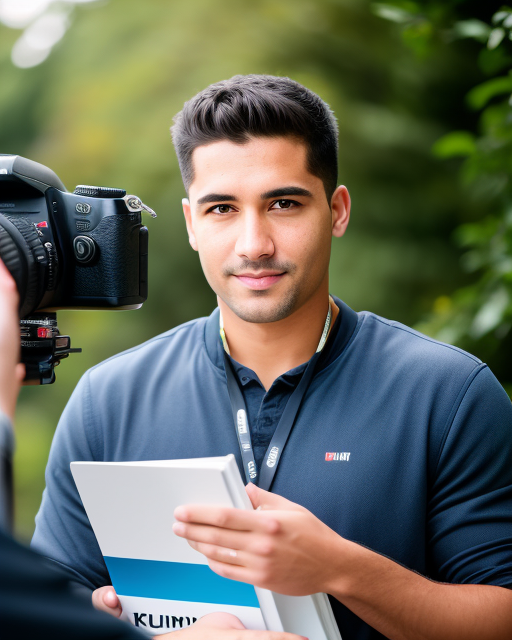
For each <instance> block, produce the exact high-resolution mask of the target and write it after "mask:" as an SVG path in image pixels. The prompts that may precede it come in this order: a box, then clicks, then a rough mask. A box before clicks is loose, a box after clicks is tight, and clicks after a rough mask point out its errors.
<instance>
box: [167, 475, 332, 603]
mask: <svg viewBox="0 0 512 640" xmlns="http://www.w3.org/2000/svg"><path fill="white" fill-rule="evenodd" d="M246 489H247V493H248V495H249V497H250V499H251V502H252V504H253V506H254V507H255V508H256V509H257V510H256V511H244V510H241V509H231V508H227V507H216V506H211V505H186V506H181V507H178V508H177V509H176V510H175V512H174V516H175V518H176V520H177V521H178V522H176V523H175V524H174V526H173V530H174V532H175V533H176V535H178V536H181V537H183V538H186V539H187V540H188V542H189V544H190V546H191V547H193V548H194V549H196V550H197V551H199V552H200V553H202V554H204V555H205V556H206V557H207V558H208V561H209V562H208V564H209V566H210V568H211V569H212V570H213V571H215V573H218V574H219V575H221V576H223V577H225V578H230V579H232V580H239V581H240V582H248V583H250V584H253V585H256V586H258V587H263V588H265V589H270V590H272V591H276V592H277V593H283V594H286V595H294V596H302V595H310V594H312V593H317V592H320V591H327V589H328V585H329V582H330V580H331V579H335V577H336V576H335V575H332V576H331V572H332V569H331V567H332V564H333V563H332V557H333V553H334V552H335V550H336V548H337V547H339V545H340V544H343V542H344V540H343V538H341V537H340V536H339V535H338V534H337V533H335V532H334V531H333V530H332V529H330V528H329V527H328V526H327V525H325V524H324V523H323V522H321V521H320V520H319V519H318V518H316V517H315V516H314V515H313V514H312V513H311V512H310V511H308V510H307V509H304V507H301V506H300V505H297V504H295V503H293V502H290V501H289V500H286V499H285V498H282V497H281V496H278V495H275V494H273V493H269V492H267V491H263V490H262V489H259V488H258V487H256V486H255V485H253V484H249V485H248V486H247V487H246Z"/></svg>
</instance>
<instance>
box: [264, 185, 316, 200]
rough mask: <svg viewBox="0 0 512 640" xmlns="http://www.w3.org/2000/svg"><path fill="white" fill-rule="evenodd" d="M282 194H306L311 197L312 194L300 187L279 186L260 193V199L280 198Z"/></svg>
mask: <svg viewBox="0 0 512 640" xmlns="http://www.w3.org/2000/svg"><path fill="white" fill-rule="evenodd" d="M283 196H307V197H309V198H312V197H313V194H312V193H311V191H308V190H307V189H304V188H302V187H280V188H279V189H272V190H271V191H265V193H262V194H261V199H262V200H268V199H269V198H282V197H283Z"/></svg>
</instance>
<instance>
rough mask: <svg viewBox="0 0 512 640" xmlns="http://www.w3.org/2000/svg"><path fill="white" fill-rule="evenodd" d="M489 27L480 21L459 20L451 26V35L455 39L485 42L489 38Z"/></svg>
mask: <svg viewBox="0 0 512 640" xmlns="http://www.w3.org/2000/svg"><path fill="white" fill-rule="evenodd" d="M490 33H491V27H490V26H489V25H488V24H486V23H485V22H482V21H481V20H476V19H475V20H459V21H458V22H456V23H455V24H454V26H453V34H454V35H455V37H457V38H474V39H475V40H480V42H485V41H486V40H487V39H488V38H489V34H490Z"/></svg>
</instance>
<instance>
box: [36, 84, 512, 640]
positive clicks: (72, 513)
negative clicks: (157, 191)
mask: <svg viewBox="0 0 512 640" xmlns="http://www.w3.org/2000/svg"><path fill="white" fill-rule="evenodd" d="M173 141H174V145H175V148H176V151H177V155H178V160H179V163H180V169H181V172H182V177H183V181H184V185H185V189H186V191H187V193H188V198H186V199H185V200H184V201H183V211H184V214H185V221H186V227H187V231H188V237H189V242H190V245H191V246H192V248H193V249H194V250H196V251H198V252H199V258H200V260H201V265H202V267H203V271H204V273H205V276H206V278H207V280H208V282H209V284H210V286H211V287H212V289H213V290H214V291H215V293H216V294H217V297H218V304H219V307H218V308H217V309H216V310H215V311H214V312H213V313H212V315H211V316H210V317H209V318H201V319H198V320H195V321H192V322H189V323H187V324H185V325H182V326H180V327H177V328H176V329H173V330H171V331H169V332H167V333H164V334H163V335H161V336H158V337H156V338H154V339H153V340H150V341H149V342H147V343H145V344H143V345H141V346H139V347H136V348H134V349H131V350H130V351H128V352H125V353H122V354H119V355H117V356H115V357H114V358H111V359H110V360H107V361H106V362H104V363H102V364H100V365H98V366H96V367H94V368H93V369H91V370H90V371H89V372H87V373H86V374H85V376H84V377H83V379H82V380H81V382H80V383H79V385H78V386H77V388H76V390H75V392H74V393H73V396H72V398H71V400H70V402H69V403H68V406H67V407H66V409H65V411H64V413H63V415H62V418H61V421H60V423H59V426H58V428H57V432H56V435H55V439H54V442H53V444H52V450H51V453H50V459H49V464H48V468H47V473H46V483H47V485H46V490H45V494H44V497H43V502H42V506H41V509H40V512H39V514H38V516H37V519H36V532H35V535H34V540H33V544H34V546H35V547H36V548H37V549H39V550H40V551H41V552H42V553H43V554H45V555H46V556H48V557H49V558H52V559H53V560H55V561H56V562H58V563H60V564H61V565H65V566H66V567H67V568H68V570H69V571H70V573H71V574H72V575H73V576H74V577H75V579H76V580H78V581H79V582H81V583H82V584H84V585H87V586H88V587H89V588H90V589H91V590H95V591H94V594H93V602H94V603H95V605H96V606H97V607H98V608H102V609H104V610H110V611H111V612H112V613H113V614H114V615H119V614H120V606H119V603H118V601H117V597H116V595H115V593H114V592H113V589H112V587H109V586H108V585H109V576H108V572H107V570H106V567H105V564H104V562H103V558H102V556H101V553H100V550H99V548H98V546H97V543H96V541H95V538H94V534H93V532H92V530H91V528H90V525H89V523H88V520H87V516H86V514H85V512H84V510H83V507H82V505H81V502H80V498H79V496H78V493H77V491H76V489H75V486H74V483H73V480H72V477H71V474H70V471H69V463H70V462H71V461H73V460H105V461H124V460H140V459H164V458H170V459H172V458H193V457H208V456H221V455H226V454H228V453H234V454H235V455H236V456H237V460H238V463H239V466H240V469H241V471H242V472H243V473H245V474H246V477H248V479H249V480H252V481H253V482H252V483H248V487H247V490H248V493H249V496H250V497H251V500H252V502H253V505H254V506H255V507H257V508H258V510H255V511H254V512H246V511H238V510H234V509H227V508H216V507H212V506H205V505H202V506H201V505H199V506H197V505H195V506H194V505H186V506H183V507H180V508H178V509H177V510H176V512H175V516H176V519H177V523H176V524H175V528H174V532H175V534H176V535H179V536H182V537H185V538H186V539H187V540H188V541H189V543H190V544H191V546H192V547H193V548H194V549H196V550H198V551H200V552H202V553H203V554H204V555H205V556H206V557H207V558H208V561H209V566H210V567H211V569H213V571H215V572H217V573H218V574H220V575H221V576H223V577H226V578H230V579H234V580H240V581H243V582H248V583H251V584H254V585H257V586H260V587H264V588H267V589H271V590H273V591H276V592H279V593H283V594H289V595H307V594H311V593H315V592H325V593H328V594H329V595H330V600H331V604H332V607H333V611H334V615H335V617H336V621H337V624H338V627H339V629H340V632H341V635H342V637H343V638H344V640H354V639H357V640H376V639H378V638H383V637H387V638H391V639H392V640H404V639H407V640H413V639H415V638H421V639H422V640H460V639H461V638H464V639H465V640H473V639H474V640H501V639H503V640H505V639H506V640H510V638H512V591H511V590H510V586H511V585H512V506H511V503H512V405H511V403H510V400H509V399H508V397H507V395H506V393H505V391H504V390H503V388H502V387H501V385H500V384H499V383H498V381H497V380H496V379H495V377H494V376H493V375H492V373H491V372H490V371H489V369H488V368H487V366H486V365H485V364H483V363H482V362H480V361H479V360H478V359H477V358H475V357H474V356H472V355H470V354H468V353H465V352H463V351H461V350H460V349H457V348H455V347H452V346H449V345H445V344H442V343H439V342H436V341H435V340H432V339H431V338H429V337H427V336H424V335H421V334H419V333H417V332H416V331H413V330H412V329H410V328H408V327H406V326H404V325H401V324H400V323H397V322H393V321H389V320H386V319H384V318H380V317H378V316H376V315H375V314H372V313H369V312H361V313H356V312H354V311H353V310H352V309H350V308H349V307H348V306H347V305H346V304H345V303H343V302H342V301H341V300H339V299H337V298H334V297H332V296H329V276H328V267H329V259H330V249H331V241H332V237H333V236H334V237H337V238H339V237H341V236H343V235H344V233H345V230H346V228H347V225H348V222H349V216H350V197H349V194H348V191H347V189H346V187H344V186H337V178H338V169H337V145H338V140H337V125H336V121H335V118H334V115H333V114H332V112H331V110H330V109H329V107H328V105H326V104H325V103H324V102H323V101H322V100H321V99H320V98H319V97H318V96H317V95H315V94H314V93H312V92H311V91H309V90H308V89H306V88H305V87H303V86H301V85H299V84H298V83H296V82H294V81H292V80H290V79H288V78H276V77H271V76H237V77H234V78H232V79H231V80H227V81H224V82H220V83H217V84H214V85H212V86H210V87H207V88H206V89H205V90H204V91H202V92H200V93H199V94H198V95H197V96H195V97H194V98H192V99H191V100H190V101H189V102H187V103H186V104H185V106H184V108H183V110H182V111H181V112H180V114H178V116H177V117H176V119H175V125H174V127H173ZM341 142H342V144H343V141H341ZM369 188H371V185H369ZM172 277H174V274H169V278H172ZM346 277H347V278H349V277H350V273H347V274H346ZM326 338H327V339H326ZM304 381H306V382H304ZM233 384H234V385H235V387H236V388H238V395H237V393H236V389H235V387H233ZM234 398H235V399H234ZM296 398H300V399H299V401H298V406H299V410H298V412H297V413H296V414H294V415H293V416H292V415H291V413H290V412H291V411H292V408H291V407H294V409H293V411H295V410H296V409H297V405H296V402H295V399H296ZM239 405H240V406H243V407H245V408H244V411H245V412H246V414H243V415H247V423H248V428H249V431H250V435H251V440H252V442H251V443H249V442H246V443H245V445H247V446H245V445H244V446H243V447H242V449H240V448H239V443H238V440H237V433H236V431H235V424H234V420H233V416H237V415H238V413H237V407H238V406H239ZM240 410H241V409H240ZM290 416H291V417H290ZM285 418H286V420H285ZM283 424H286V425H287V426H286V429H288V431H287V432H286V433H287V434H288V435H289V437H288V435H286V438H284V440H283V437H282V429H284V427H283V426H282V425H283ZM290 425H291V426H290ZM291 427H293V431H291V434H289V429H291ZM278 441H279V444H276V443H277V442H278ZM274 472H276V473H275V475H274V476H273V475H272V474H273V473H274ZM257 485H259V486H257ZM261 487H266V488H271V489H272V493H270V492H269V491H267V490H263V489H262V488H261ZM134 508H136V505H134ZM193 633H194V627H191V628H190V629H187V630H184V631H183V637H185V635H187V634H193ZM245 633H249V632H246V631H242V630H241V631H240V632H239V634H240V638H243V637H244V634H245ZM190 637H192V635H191V636H190ZM210 637H211V638H214V637H215V638H218V637H222V633H220V636H219V633H217V632H215V633H214V632H212V633H211V635H209V634H207V633H205V634H204V638H205V639H207V638H210Z"/></svg>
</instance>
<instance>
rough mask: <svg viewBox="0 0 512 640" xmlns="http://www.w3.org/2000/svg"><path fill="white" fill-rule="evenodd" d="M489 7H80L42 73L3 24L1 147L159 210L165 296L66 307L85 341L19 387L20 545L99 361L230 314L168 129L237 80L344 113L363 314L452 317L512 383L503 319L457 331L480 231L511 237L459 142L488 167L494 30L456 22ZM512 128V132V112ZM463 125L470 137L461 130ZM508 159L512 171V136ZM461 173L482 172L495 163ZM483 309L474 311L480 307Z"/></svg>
mask: <svg viewBox="0 0 512 640" xmlns="http://www.w3.org/2000/svg"><path fill="white" fill-rule="evenodd" d="M483 4H485V3H472V2H455V1H453V2H445V3H441V2H438V3H410V2H409V3H405V4H404V3H400V5H385V6H384V5H379V6H380V9H379V8H378V7H376V6H374V5H370V3H368V2H366V1H365V0H314V1H312V0H253V1H252V2H250V3H248V2H247V3H244V2H237V1H235V0H218V1H216V2H214V1H212V0H208V1H207V0H194V1H193V2H187V3H185V2H172V3H171V2H162V1H159V0H145V2H140V1H138V0H110V1H109V2H102V3H94V4H91V5H88V6H85V5H84V6H78V7H77V9H76V10H75V11H74V14H73V24H72V26H71V28H70V29H69V31H68V33H67V34H66V36H65V37H64V39H63V40H62V41H61V42H60V43H59V45H58V46H57V47H55V49H54V51H53V52H52V54H51V55H50V57H49V58H48V60H46V61H45V62H44V63H43V64H42V65H40V66H38V67H35V68H31V69H18V68H15V67H14V66H13V65H12V63H11V60H10V51H11V48H12V46H13V44H14V42H15V41H16V39H17V38H18V36H19V32H17V31H15V30H12V29H8V28H7V27H3V26H0V79H1V84H0V152H2V153H16V154H20V155H23V156H26V157H28V158H31V159H33V160H36V161H38V162H41V163H43V164H46V165H48V166H49V167H51V168H52V169H53V170H54V171H55V172H56V173H57V174H58V175H59V176H60V178H61V179H62V180H63V181H64V183H65V184H66V185H67V187H68V189H70V190H71V189H73V188H74V186H75V184H79V183H80V184H99V185H108V186H114V187H122V188H125V189H127V190H128V191H129V192H131V193H136V194H137V195H138V196H140V197H141V198H142V200H143V201H144V202H146V203H147V204H148V205H149V206H151V207H152V208H153V209H155V210H156V211H157V213H158V214H159V217H158V219H156V220H149V221H148V223H147V224H148V227H149V230H150V295H149V299H148V302H147V303H146V304H145V305H144V307H143V308H142V309H141V310H139V311H136V312H97V311H69V310H68V311H62V312H60V313H59V326H60V328H61V331H62V332H63V333H69V334H71V336H72V343H73V346H80V347H82V348H83V353H82V354H81V355H74V356H71V357H70V358H69V359H68V360H66V361H64V362H63V363H62V365H61V366H60V367H59V369H58V370H57V383H56V384H55V385H53V386H51V387H45V388H34V387H31V388H25V389H23V390H22V393H21V400H20V403H19V408H18V413H17V420H16V423H17V424H16V428H17V432H18V451H17V457H16V465H15V471H16V487H17V489H16V490H17V520H16V522H17V531H18V534H19V535H20V536H21V537H23V538H28V537H29V536H30V535H31V532H32V530H33V517H34V515H35V512H36V511H37V508H38V505H39V502H40V498H41V492H42V490H43V487H44V479H43V471H44V466H45V463H46V459H47V454H48V449H49V446H50V442H51V438H52V435H53V431H54V428H55V425H56V423H57V421H58V418H59V415H60V413H61V411H62V409H63V407H64V405H65V403H66V401H67V399H68V397H69V395H70V394H71V392H72V390H73V388H74V386H75V384H76V383H77V381H78V379H79V378H80V376H81V375H82V374H83V373H84V371H85V370H86V369H87V368H88V367H90V366H93V365H94V364H96V363H98V362H100V361H101V360H103V359H105V358H107V357H109V356H110V355H112V354H114V353H117V352H119V351H121V350H123V349H126V348H129V347H131V346H133V345H135V344H138V343H140V342H142V341H144V340H146V339H149V338H150V337H152V336H153V335H155V334H157V333H160V332H162V331H165V330H167V329H169V328H171V327H173V326H175V325H177V324H179V323H181V322H184V321H187V320H189V319H191V318H194V317H197V316H200V315H205V314H208V313H210V312H211V310H212V309H213V307H214V306H215V298H214V296H213V294H212V292H211V291H210V290H209V288H208V286H207V284H206V282H205V280H204V278H203V276H202V272H201V269H200V265H199V262H198V259H197V256H196V254H195V253H194V252H193V251H192V250H191V249H190V248H189V246H188V243H187V238H186V233H185V225H184V222H183V220H182V214H181V202H180V201H181V198H182V197H183V196H184V195H185V194H184V191H183V187H182V185H181V180H180V176H179V171H178V166H177V162H176V159H175V156H174V152H173V149H172V145H171V142H170V137H169V133H168V130H169V126H170V125H171V122H172V117H173V115H174V114H175V113H176V112H177V111H179V109H180V108H181V106H182V105H183V102H184V101H185V100H186V99H188V98H190V97H191V96H192V95H193V94H194V93H196V92H197V91H199V90H200V89H202V88H203V87H205V86H206V85H207V84H210V83H212V82H215V81H217V80H220V79H223V78H227V77H230V76H232V75H234V74H237V73H271V74H276V75H288V76H290V77H292V78H294V79H296V80H298V81H299V82H302V83H304V84H306V85H307V86H308V87H310V88H311V89H313V90H314V91H316V92H317V93H319V94H320V95H321V96H322V97H323V98H324V99H325V100H326V101H327V102H328V103H329V104H330V105H331V106H332V108H333V109H334V111H335V113H336V114H337V117H338V119H339V126H340V176H339V177H340V182H342V183H344V184H346V185H347V186H348V187H349V189H350V192H351V195H352V199H353V218H352V222H351V226H350V229H349V232H348V234H347V235H346V237H345V238H343V239H341V240H338V241H336V242H335V243H334V244H333V256H332V265H331V283H332V284H331V291H332V292H333V293H334V294H336V295H338V296H340V297H342V298H343V299H344V300H345V301H346V302H347V303H348V304H349V305H351V306H352V307H353V308H355V309H357V310H361V309H370V310H372V311H375V312H377V313H379V314H381V315H384V316H387V317H391V318H393V319H396V320H399V321H402V322H404V323H406V324H412V325H415V324H417V323H419V322H420V321H423V323H424V324H423V325H422V326H423V328H424V329H425V330H426V331H428V332H430V333H431V334H433V335H435V334H436V333H437V332H440V331H441V329H443V330H445V331H448V329H450V328H451V329H452V333H451V334H450V335H451V336H452V339H453V340H454V341H459V342H460V343H463V344H464V346H466V347H467V348H470V349H471V350H472V351H473V352H475V353H476V354H477V355H479V356H480V357H482V358H484V359H485V360H487V361H488V362H489V363H490V365H491V367H493V368H494V370H495V372H496V374H497V375H498V377H499V378H500V380H501V381H502V382H503V383H504V384H505V385H507V384H510V383H511V382H512V375H511V372H510V369H509V368H508V366H507V362H508V355H509V353H510V351H511V345H510V341H509V339H508V338H507V331H506V330H505V329H506V327H505V328H503V327H502V324H503V323H501V321H500V322H499V323H498V324H497V325H494V326H492V327H491V328H490V329H488V330H487V331H484V332H483V333H481V334H479V335H477V334H475V335H471V334H470V332H468V331H467V330H465V329H464V327H463V328H462V329H458V330H457V331H455V329H453V327H455V325H457V322H459V321H458V320H457V321H453V322H452V323H451V324H450V322H451V320H452V319H453V318H454V317H455V315H456V313H455V310H456V309H458V308H459V307H458V306H457V305H458V304H459V302H457V300H458V298H457V296H459V297H460V295H461V294H460V290H463V291H466V292H468V291H469V294H468V293H466V294H465V295H466V297H468V296H469V299H470V301H471V303H473V302H475V300H477V298H478V295H479V294H478V293H477V291H476V289H475V288H474V287H480V285H479V284H478V281H479V278H480V277H481V275H482V273H481V269H482V265H483V264H484V262H485V261H484V262H482V260H480V263H478V261H477V262H475V263H474V264H476V271H475V270H474V269H473V271H472V272H471V273H468V272H467V271H464V269H463V268H462V267H461V256H462V255H463V254H464V253H465V251H466V248H467V247H468V246H469V245H471V247H473V245H475V243H476V244H477V245H478V242H479V239H480V238H481V234H482V233H483V231H482V229H483V228H484V227H482V226H478V225H484V226H485V225H486V226H485V229H487V236H486V237H494V236H495V235H496V225H498V226H499V224H500V219H501V218H500V215H501V214H500V211H501V209H499V208H498V207H497V205H496V204H495V203H496V200H495V199H492V198H490V197H489V196H485V195H484V196H482V194H481V192H478V193H476V192H475V190H474V189H473V188H472V187H470V186H469V185H468V180H466V181H465V182H464V181H461V180H460V178H459V171H460V170H461V162H462V161H461V160H460V158H458V157H457V155H458V154H457V153H454V149H455V148H458V149H459V151H460V154H461V155H464V154H465V155H468V150H469V154H470V158H469V160H471V154H472V153H473V152H474V148H475V145H476V146H477V147H478V145H479V142H478V136H479V135H481V133H480V132H481V130H482V127H484V128H485V126H487V124H486V123H487V120H488V119H489V118H490V116H489V118H487V120H486V119H485V118H484V120H485V122H484V124H482V121H480V120H479V114H478V112H475V110H474V109H473V108H472V106H474V104H476V105H477V109H478V107H479V106H480V107H482V106H483V105H482V102H484V104H488V103H487V102H486V100H485V97H484V96H482V95H480V94H482V93H485V90H483V89H481V90H480V94H478V92H477V94H476V95H475V94H473V95H474V96H475V97H474V101H476V102H475V103H474V104H473V105H472V104H468V103H467V102H466V101H465V96H466V95H467V94H468V93H469V92H470V91H471V90H472V89H473V87H475V86H477V85H480V86H482V83H483V82H484V81H486V80H488V79H489V75H486V73H487V72H486V70H485V69H484V68H482V64H479V61H480V63H481V58H482V53H481V52H482V49H483V48H485V47H486V44H485V43H483V41H481V40H482V37H480V40H478V39H474V38H462V37H459V38H455V37H452V38H447V37H445V33H446V32H448V31H449V30H450V29H452V30H453V25H454V24H455V23H456V22H463V21H465V20H479V21H481V23H482V24H491V17H492V15H493V13H494V10H493V8H492V7H491V6H487V7H483V6H481V5H483ZM490 4H491V3H490ZM383 7H384V8H383ZM386 7H387V9H386ZM436 7H437V10H436ZM443 7H445V8H446V7H448V9H449V11H447V10H445V9H443ZM393 11H395V14H394V18H393ZM397 11H398V12H399V13H398V14H397V13H396V12H397ZM386 12H387V13H386ZM390 12H391V14H390ZM400 12H402V13H400ZM390 15H391V18H392V19H391V20H390V19H389V18H390ZM397 15H398V16H401V17H399V18H398V19H397ZM383 18H387V19H383ZM487 37H488V33H487V35H486V38H487ZM507 37H508V36H507ZM404 40H405V44H404ZM507 46H508V45H507ZM503 55H504V56H505V58H506V60H507V63H504V66H503V67H501V68H500V69H499V70H498V71H496V68H493V69H494V70H491V74H490V75H491V77H494V76H497V75H499V74H501V75H503V73H502V72H503V69H504V68H505V66H506V64H509V58H508V52H505V53H503ZM488 91H490V92H491V94H492V91H493V90H492V88H490V89H489V90H488ZM506 91H507V92H508V93H510V88H509V86H508V85H507V89H506ZM470 95H471V94H470ZM493 95H494V94H492V95H491V97H490V100H491V103H492V100H493V99H494V98H493ZM497 108H498V110H499V108H502V109H505V110H506V109H507V107H506V106H505V107H499V105H497ZM507 113H508V112H507ZM491 119H492V118H491ZM503 126H504V127H505V129H506V131H507V132H508V133H507V135H508V136H510V122H509V121H508V120H507V121H506V122H505V123H504V125H503ZM454 131H456V132H466V133H463V134H462V133H459V134H458V136H459V137H458V138H457V136H455V137H453V132H454ZM450 133H451V134H452V138H451V139H450V138H449V137H446V136H447V135H448V134H450ZM443 136H444V138H443ZM439 140H444V142H442V141H441V142H439ZM450 140H451V142H450ZM450 144H451V145H452V147H450ZM434 145H437V146H434ZM457 145H458V147H457ZM433 146H434V149H435V150H436V151H437V156H436V155H435V154H434V153H433V152H432V148H433ZM463 151H464V154H462V152H463ZM503 155H504V157H505V159H506V161H505V164H506V163H507V162H508V163H510V151H509V150H508V147H505V148H504V150H503ZM439 156H444V157H446V156H450V158H449V159H448V160H446V159H440V158H439ZM466 162H467V161H466ZM464 166H465V167H466V169H464V171H467V172H469V174H471V175H473V174H475V173H476V174H480V173H482V168H481V167H480V165H478V163H477V164H476V165H475V166H473V165H471V162H470V163H469V164H466V165H464ZM468 167H469V168H468ZM471 167H472V168H471ZM507 169H508V170H509V169H510V167H509V166H508V165H507ZM507 178H508V174H507ZM477 191H478V190H477ZM484 191H485V190H484ZM507 210H508V209H507ZM483 220H486V222H482V221H483ZM507 220H511V222H510V223H507V224H509V226H510V225H512V218H511V217H510V215H509V217H508V218H507ZM461 225H464V226H463V227H461ZM461 228H462V231H461V230H460V229H461ZM456 229H459V231H458V232H457V234H456V237H458V238H462V246H460V244H459V245H458V244H457V243H456V242H455V241H454V232H455V230H456ZM507 229H508V227H507ZM507 237H508V236H507ZM479 246H480V245H478V246H477V247H476V249H475V250H476V251H480V248H479ZM482 251H483V249H482ZM505 253H506V254H507V255H510V251H509V247H508V245H507V246H506V250H505ZM465 260H466V262H467V261H468V258H467V257H466V258H465ZM475 260H476V259H475ZM509 260H510V258H509ZM479 269H480V271H479ZM509 271H510V269H509ZM472 287H473V288H472ZM457 291H459V293H456V292H457ZM479 291H480V290H479ZM491 293H492V292H491ZM483 304H485V300H484V302H482V300H480V302H478V301H476V302H475V305H476V306H475V305H474V306H473V307H471V309H469V308H468V309H465V311H464V313H466V315H467V316H468V317H469V318H470V320H471V318H473V319H474V317H475V316H476V314H477V313H478V311H479V309H480V308H481V307H482V305H483ZM501 304H502V303H501ZM479 305H480V306H479ZM468 322H469V321H468ZM459 324H460V322H459ZM466 324H468V323H466ZM457 326H459V325H457ZM468 326H469V325H468ZM500 327H501V328H500ZM495 329H500V330H499V331H498V333H496V331H495ZM446 335H448V334H446Z"/></svg>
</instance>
